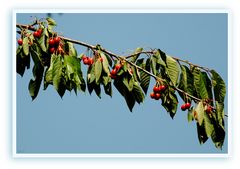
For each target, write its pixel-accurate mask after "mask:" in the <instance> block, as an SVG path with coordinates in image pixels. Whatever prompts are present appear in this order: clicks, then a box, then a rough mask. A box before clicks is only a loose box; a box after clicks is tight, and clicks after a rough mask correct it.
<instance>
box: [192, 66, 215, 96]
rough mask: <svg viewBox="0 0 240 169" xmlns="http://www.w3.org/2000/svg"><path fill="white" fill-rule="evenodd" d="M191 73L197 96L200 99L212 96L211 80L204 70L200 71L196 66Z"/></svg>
mask: <svg viewBox="0 0 240 169" xmlns="http://www.w3.org/2000/svg"><path fill="white" fill-rule="evenodd" d="M192 73H193V78H194V86H195V89H196V92H197V95H198V97H200V98H202V99H208V98H212V91H211V90H212V89H211V81H210V79H209V78H208V76H207V74H206V73H205V72H201V71H200V69H199V68H197V67H194V68H193V70H192Z"/></svg>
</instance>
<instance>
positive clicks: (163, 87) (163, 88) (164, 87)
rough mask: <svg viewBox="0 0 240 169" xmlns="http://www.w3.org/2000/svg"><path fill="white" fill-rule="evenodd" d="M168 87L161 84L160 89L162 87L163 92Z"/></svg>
mask: <svg viewBox="0 0 240 169" xmlns="http://www.w3.org/2000/svg"><path fill="white" fill-rule="evenodd" d="M166 88H167V87H166V86H164V85H161V86H159V89H160V91H161V92H163V91H164V90H165V89H166Z"/></svg>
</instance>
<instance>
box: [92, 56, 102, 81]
mask: <svg viewBox="0 0 240 169" xmlns="http://www.w3.org/2000/svg"><path fill="white" fill-rule="evenodd" d="M94 68H95V77H96V79H95V80H96V83H97V84H99V80H100V78H101V74H102V62H101V61H100V60H99V59H98V60H97V61H96V62H95V67H94Z"/></svg>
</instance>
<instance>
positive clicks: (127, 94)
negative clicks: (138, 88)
mask: <svg viewBox="0 0 240 169" xmlns="http://www.w3.org/2000/svg"><path fill="white" fill-rule="evenodd" d="M113 84H114V86H115V87H116V89H117V90H118V91H119V93H120V94H121V95H122V96H123V97H124V98H125V101H126V103H127V106H128V108H129V110H130V111H131V112H132V109H133V107H134V105H135V101H136V100H135V97H134V96H133V94H132V93H131V92H129V91H128V89H127V87H126V86H125V85H124V84H123V82H122V80H114V83H113Z"/></svg>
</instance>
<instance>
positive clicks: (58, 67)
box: [52, 55, 66, 97]
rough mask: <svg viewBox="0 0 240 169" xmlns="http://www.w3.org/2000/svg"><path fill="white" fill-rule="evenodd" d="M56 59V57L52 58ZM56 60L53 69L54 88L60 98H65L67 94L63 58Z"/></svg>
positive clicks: (58, 57) (59, 57) (57, 57)
mask: <svg viewBox="0 0 240 169" xmlns="http://www.w3.org/2000/svg"><path fill="white" fill-rule="evenodd" d="M52 57H54V55H53V56H52ZM55 57H56V59H55V60H54V62H53V69H52V75H53V86H54V88H55V89H56V90H57V92H58V94H59V95H60V97H63V95H64V93H65V90H66V88H65V86H64V81H63V74H62V73H63V72H62V71H63V64H62V57H61V56H59V55H58V56H56V55H55Z"/></svg>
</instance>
